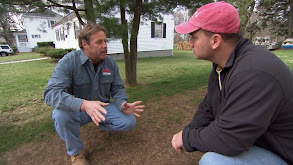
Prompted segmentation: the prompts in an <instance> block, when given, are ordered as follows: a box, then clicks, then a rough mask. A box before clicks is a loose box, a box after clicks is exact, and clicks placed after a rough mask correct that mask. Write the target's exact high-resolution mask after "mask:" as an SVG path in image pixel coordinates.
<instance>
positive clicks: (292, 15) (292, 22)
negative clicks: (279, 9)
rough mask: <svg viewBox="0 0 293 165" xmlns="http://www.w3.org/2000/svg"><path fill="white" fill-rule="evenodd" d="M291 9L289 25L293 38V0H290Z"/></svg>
mask: <svg viewBox="0 0 293 165" xmlns="http://www.w3.org/2000/svg"><path fill="white" fill-rule="evenodd" d="M289 2H290V11H289V21H288V22H289V25H288V37H289V38H292V37H293V35H292V28H293V0H290V1H289Z"/></svg>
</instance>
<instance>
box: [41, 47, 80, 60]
mask: <svg viewBox="0 0 293 165" xmlns="http://www.w3.org/2000/svg"><path fill="white" fill-rule="evenodd" d="M72 50H75V49H74V48H70V49H55V48H53V47H40V48H38V49H37V52H38V53H40V54H42V55H43V56H47V57H51V58H55V59H61V58H62V57H63V56H64V55H65V54H67V53H69V52H71V51H72Z"/></svg>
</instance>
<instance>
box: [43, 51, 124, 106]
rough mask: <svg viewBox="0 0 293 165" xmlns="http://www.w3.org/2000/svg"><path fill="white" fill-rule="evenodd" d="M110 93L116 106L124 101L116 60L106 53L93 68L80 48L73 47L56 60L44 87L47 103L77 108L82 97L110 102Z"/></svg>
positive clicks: (82, 99) (83, 98)
mask: <svg viewBox="0 0 293 165" xmlns="http://www.w3.org/2000/svg"><path fill="white" fill-rule="evenodd" d="M111 97H112V98H113V99H114V102H115V104H116V106H117V107H118V108H119V109H121V105H122V103H123V102H127V95H126V92H125V88H124V84H123V81H122V79H121V76H120V74H119V69H118V66H117V64H116V63H115V61H114V60H113V59H112V58H111V57H109V56H107V58H106V59H105V60H102V61H100V62H99V64H98V68H97V71H95V69H94V67H93V64H92V62H91V60H90V59H89V58H88V57H87V56H86V55H85V54H84V53H83V51H82V50H76V51H72V52H70V53H68V54H67V55H65V56H64V57H63V58H62V59H61V60H59V62H58V63H57V65H56V67H55V69H54V72H53V74H52V76H51V78H50V79H49V81H48V84H47V87H46V88H45V91H44V100H45V102H46V104H47V105H48V106H51V107H53V108H55V109H59V110H69V111H80V106H81V104H82V102H83V101H84V100H89V101H90V100H91V101H92V100H95V101H102V102H109V101H110V98H111Z"/></svg>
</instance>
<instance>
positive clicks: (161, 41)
mask: <svg viewBox="0 0 293 165" xmlns="http://www.w3.org/2000/svg"><path fill="white" fill-rule="evenodd" d="M115 17H116V18H119V17H120V15H119V14H117V15H115ZM128 22H129V20H128ZM174 26H175V25H174V16H173V15H163V20H162V23H161V24H157V23H155V22H153V21H151V20H143V24H141V25H140V27H139V33H138V41H137V42H138V45H137V50H138V57H139V58H142V57H155V56H170V55H173V44H174V43H173V41H174ZM52 27H53V30H54V32H55V47H56V48H76V49H79V46H78V40H77V36H78V33H79V31H80V30H81V28H82V26H81V24H80V23H79V22H78V19H77V17H76V16H75V14H74V13H71V14H69V15H67V16H65V17H64V18H63V19H61V20H59V21H57V22H56V23H55V24H54V25H53V26H52ZM108 54H109V55H110V56H112V57H113V58H114V59H123V46H122V41H121V39H117V40H110V41H109V43H108Z"/></svg>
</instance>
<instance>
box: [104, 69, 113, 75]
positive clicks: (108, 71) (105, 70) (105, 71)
mask: <svg viewBox="0 0 293 165" xmlns="http://www.w3.org/2000/svg"><path fill="white" fill-rule="evenodd" d="M103 75H111V71H110V69H103Z"/></svg>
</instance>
